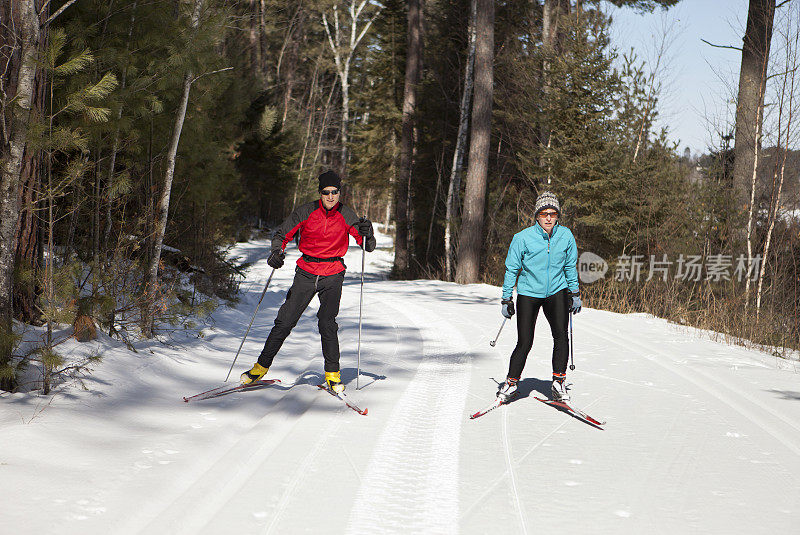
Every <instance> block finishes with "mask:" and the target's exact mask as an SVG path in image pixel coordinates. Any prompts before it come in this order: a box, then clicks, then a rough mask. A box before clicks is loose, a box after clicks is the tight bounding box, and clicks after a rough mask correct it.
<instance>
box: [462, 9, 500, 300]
mask: <svg viewBox="0 0 800 535" xmlns="http://www.w3.org/2000/svg"><path fill="white" fill-rule="evenodd" d="M475 28H476V32H477V39H476V48H475V97H474V98H475V100H474V103H473V106H472V130H471V133H470V138H471V140H470V147H469V166H468V168H467V187H466V191H465V199H464V217H463V218H462V223H461V231H460V232H459V239H458V266H457V267H456V282H458V283H461V284H467V283H472V282H477V281H478V277H479V267H480V257H481V246H482V244H483V211H484V204H485V202H486V182H487V178H488V172H489V145H490V142H491V133H492V84H493V82H494V69H493V60H494V4H493V3H492V0H479V1H478V10H477V17H476V19H475Z"/></svg>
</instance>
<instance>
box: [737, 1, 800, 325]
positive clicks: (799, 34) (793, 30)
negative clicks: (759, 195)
mask: <svg viewBox="0 0 800 535" xmlns="http://www.w3.org/2000/svg"><path fill="white" fill-rule="evenodd" d="M785 21H786V24H785V26H784V29H783V30H782V31H781V37H782V41H783V43H782V44H783V47H784V50H783V52H784V61H783V65H781V70H782V71H783V72H782V73H781V75H780V76H781V78H782V80H781V89H780V93H779V95H778V125H777V127H778V143H777V146H776V154H775V171H774V173H773V176H772V184H773V194H772V204H771V206H770V209H769V223H768V226H767V236H766V238H765V239H764V246H763V250H762V251H761V266H760V269H759V272H758V290H757V291H756V318H758V317H759V316H760V314H761V297H762V292H763V288H764V274H765V273H766V268H767V261H768V258H769V252H770V246H771V244H772V233H773V231H774V230H775V222H776V221H777V219H778V216H779V212H780V207H781V193H782V192H783V184H784V178H785V175H786V159H787V156H788V155H789V147H790V145H791V144H792V143H793V142H796V141H797V132H795V131H794V130H793V129H792V125H793V120H794V112H795V99H794V97H795V82H796V79H797V71H798V69H800V58H798V45H800V20H798V16H797V12H796V11H789V13H788V14H787V16H786V19H785ZM784 30H785V31H784ZM787 99H788V102H787ZM784 116H785V117H786V119H785V120H786V127H785V129H784V128H783V124H782V123H783V120H784ZM749 279H750V277H748V280H749Z"/></svg>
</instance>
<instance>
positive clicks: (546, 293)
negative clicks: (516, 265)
mask: <svg viewBox="0 0 800 535" xmlns="http://www.w3.org/2000/svg"><path fill="white" fill-rule="evenodd" d="M544 296H545V297H549V296H550V235H549V234H548V235H547V286H546V287H545V289H544Z"/></svg>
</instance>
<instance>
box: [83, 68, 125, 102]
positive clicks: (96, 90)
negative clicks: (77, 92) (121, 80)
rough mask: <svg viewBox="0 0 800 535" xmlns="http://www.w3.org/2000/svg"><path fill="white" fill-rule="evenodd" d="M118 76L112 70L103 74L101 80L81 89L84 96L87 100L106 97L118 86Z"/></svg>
mask: <svg viewBox="0 0 800 535" xmlns="http://www.w3.org/2000/svg"><path fill="white" fill-rule="evenodd" d="M118 85H119V84H118V82H117V77H116V76H115V75H114V73H112V72H107V73H105V74H104V75H103V77H102V78H101V79H100V81H99V82H97V83H96V84H94V85H93V86H89V87H87V88H85V89H84V90H83V91H81V93H82V96H83V98H84V99H85V100H87V101H98V100H102V99H104V98H106V97H107V96H108V95H109V94H111V92H112V91H114V90H115V89H116V88H117V86H118Z"/></svg>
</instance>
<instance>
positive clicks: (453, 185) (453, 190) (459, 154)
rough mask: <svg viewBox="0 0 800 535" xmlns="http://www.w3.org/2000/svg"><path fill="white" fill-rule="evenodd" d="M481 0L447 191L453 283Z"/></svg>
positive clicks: (448, 271) (448, 269) (447, 262)
mask: <svg viewBox="0 0 800 535" xmlns="http://www.w3.org/2000/svg"><path fill="white" fill-rule="evenodd" d="M477 5H478V1H477V0H471V1H470V16H469V30H468V31H469V45H468V50H467V64H466V65H465V66H464V91H463V93H462V94H461V109H460V113H459V115H460V117H459V121H458V134H457V136H456V147H455V150H454V151H453V166H452V168H451V169H450V186H449V187H448V188H447V212H446V213H445V225H444V266H445V268H444V270H445V276H444V278H445V280H453V260H454V258H453V257H454V254H453V252H454V249H453V234H454V233H453V229H454V227H455V218H456V216H457V214H458V208H459V206H460V205H461V201H460V194H461V167H462V165H463V164H464V147H466V145H467V128H468V126H469V104H470V101H471V100H472V84H473V81H474V71H475V12H476V10H477Z"/></svg>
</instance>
